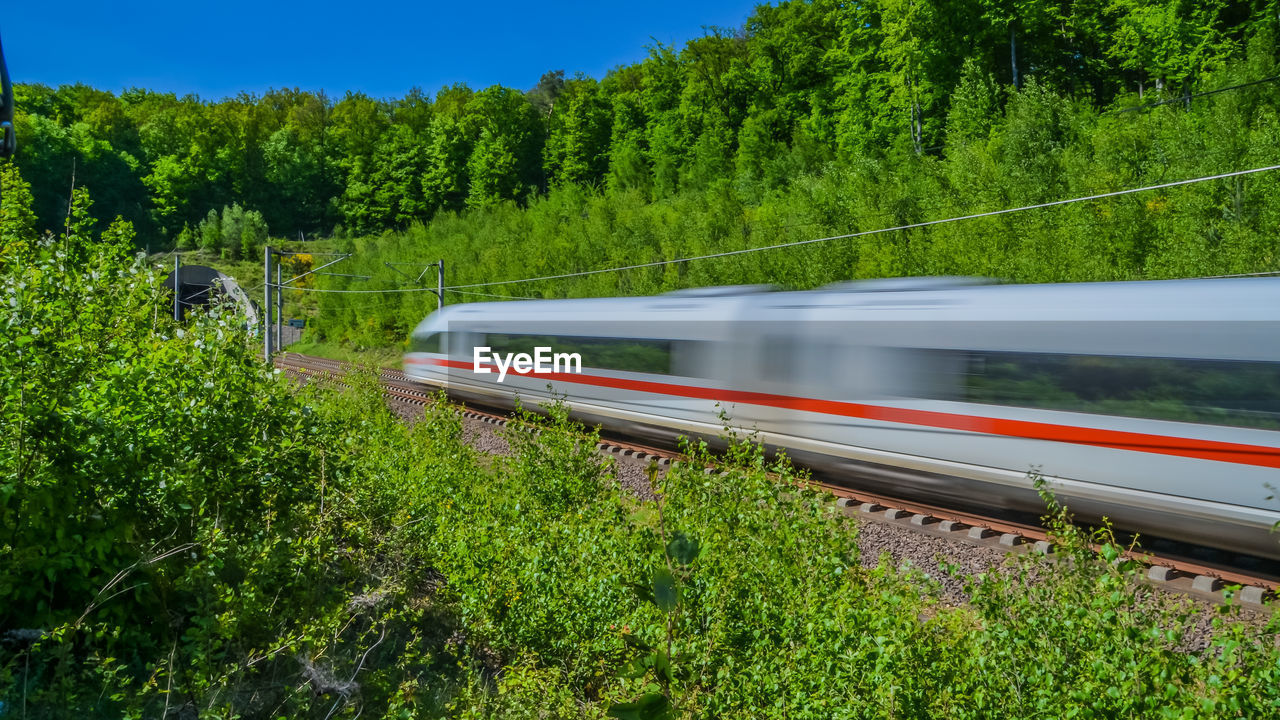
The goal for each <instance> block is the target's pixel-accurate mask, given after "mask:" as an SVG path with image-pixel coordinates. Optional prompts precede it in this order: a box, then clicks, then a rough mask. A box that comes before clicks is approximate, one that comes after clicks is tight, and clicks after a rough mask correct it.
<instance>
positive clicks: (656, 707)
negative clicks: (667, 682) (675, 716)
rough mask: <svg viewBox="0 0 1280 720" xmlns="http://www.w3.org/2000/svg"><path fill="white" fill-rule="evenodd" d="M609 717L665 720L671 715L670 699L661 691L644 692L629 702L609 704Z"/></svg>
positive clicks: (629, 719)
mask: <svg viewBox="0 0 1280 720" xmlns="http://www.w3.org/2000/svg"><path fill="white" fill-rule="evenodd" d="M609 717H612V718H618V720H665V719H666V718H670V717H672V713H671V701H670V700H667V696H666V695H663V694H662V693H646V694H644V695H641V696H640V697H639V698H638V699H636V700H633V701H631V702H628V703H615V704H613V705H610V706H609Z"/></svg>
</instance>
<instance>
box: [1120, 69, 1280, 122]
mask: <svg viewBox="0 0 1280 720" xmlns="http://www.w3.org/2000/svg"><path fill="white" fill-rule="evenodd" d="M1276 80H1280V75H1272V76H1271V77H1264V78H1262V79H1260V80H1253V81H1251V82H1247V83H1240V84H1239V85H1229V86H1227V87H1222V88H1218V89H1217V90H1206V91H1204V92H1198V93H1192V94H1190V95H1179V96H1178V97H1173V98H1166V99H1164V100H1157V101H1155V102H1149V103H1146V104H1145V105H1134V106H1133V107H1127V108H1120V109H1118V110H1112V111H1111V112H1112V113H1114V114H1116V115H1119V114H1120V113H1127V112H1136V111H1138V110H1146V109H1147V108H1153V107H1160V106H1161V105H1172V104H1173V103H1185V102H1190V101H1191V100H1192V99H1193V98H1198V97H1205V96H1206V95H1217V94H1218V93H1224V92H1227V91H1228V90H1239V89H1240V88H1247V87H1252V86H1254V85H1261V84H1263V83H1269V82H1275V81H1276Z"/></svg>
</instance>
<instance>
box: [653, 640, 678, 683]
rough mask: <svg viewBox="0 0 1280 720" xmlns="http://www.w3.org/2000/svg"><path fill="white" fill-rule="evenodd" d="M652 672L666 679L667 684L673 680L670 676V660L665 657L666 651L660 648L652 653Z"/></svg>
mask: <svg viewBox="0 0 1280 720" xmlns="http://www.w3.org/2000/svg"><path fill="white" fill-rule="evenodd" d="M652 659H653V671H654V672H655V673H656V674H657V675H658V677H662V678H666V680H667V682H671V681H672V680H673V679H674V678H673V677H672V676H671V658H669V657H667V651H666V650H663V649H661V648H659V649H657V650H654V651H653V658H652Z"/></svg>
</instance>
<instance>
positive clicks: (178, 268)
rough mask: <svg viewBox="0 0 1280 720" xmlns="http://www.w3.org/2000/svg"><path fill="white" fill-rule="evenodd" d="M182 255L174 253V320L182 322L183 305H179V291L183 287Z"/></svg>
mask: <svg viewBox="0 0 1280 720" xmlns="http://www.w3.org/2000/svg"><path fill="white" fill-rule="evenodd" d="M181 278H182V256H181V255H179V254H178V253H174V254H173V320H174V322H182V306H181V305H179V304H178V303H179V300H178V292H179V288H181V287H182V284H181V282H179V281H180V280H181Z"/></svg>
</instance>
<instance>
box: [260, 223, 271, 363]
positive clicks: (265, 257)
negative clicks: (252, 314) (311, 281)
mask: <svg viewBox="0 0 1280 720" xmlns="http://www.w3.org/2000/svg"><path fill="white" fill-rule="evenodd" d="M262 287H263V293H265V297H264V298H263V300H262V359H264V360H266V361H267V362H271V246H270V245H267V246H266V247H264V248H263V249H262Z"/></svg>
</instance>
